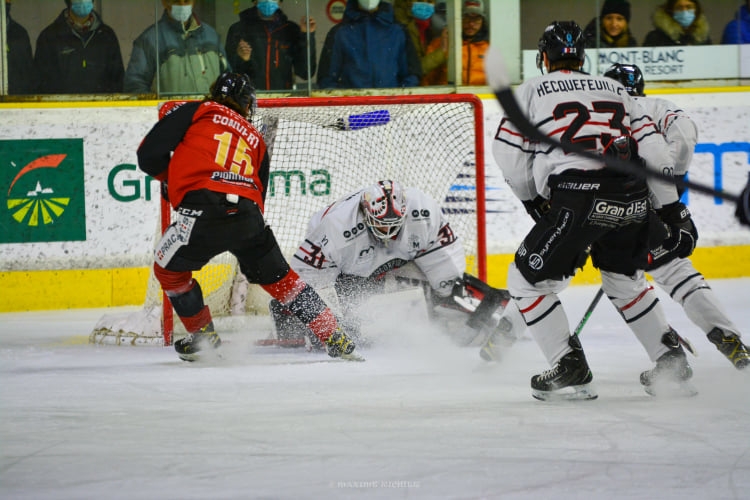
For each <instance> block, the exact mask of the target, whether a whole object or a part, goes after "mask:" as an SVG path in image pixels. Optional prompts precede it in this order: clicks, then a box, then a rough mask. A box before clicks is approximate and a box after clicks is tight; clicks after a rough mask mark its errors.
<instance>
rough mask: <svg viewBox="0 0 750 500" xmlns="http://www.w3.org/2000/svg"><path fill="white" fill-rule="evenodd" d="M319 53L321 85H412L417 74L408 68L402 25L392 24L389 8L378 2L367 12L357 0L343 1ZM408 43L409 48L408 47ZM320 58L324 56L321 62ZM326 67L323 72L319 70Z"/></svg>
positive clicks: (359, 86) (409, 43)
mask: <svg viewBox="0 0 750 500" xmlns="http://www.w3.org/2000/svg"><path fill="white" fill-rule="evenodd" d="M326 44H328V45H329V47H324V49H323V53H322V54H321V63H320V67H321V68H319V73H318V84H319V86H320V87H321V88H388V87H414V86H416V85H418V84H419V77H420V74H419V73H418V72H417V73H415V71H417V70H416V68H410V65H409V56H408V53H409V50H413V45H412V44H411V41H410V40H409V38H408V35H407V34H406V30H405V29H404V27H403V26H401V25H400V24H398V23H396V21H395V19H394V16H393V7H392V6H391V4H389V3H387V2H380V5H378V9H377V10H376V11H375V12H374V13H372V14H370V13H368V12H365V11H361V10H359V7H358V4H357V0H347V3H346V9H345V10H344V19H343V21H342V23H341V24H340V25H339V26H337V27H336V28H335V29H333V30H331V32H329V35H328V36H327V37H326ZM410 45H411V48H410ZM324 58H327V59H328V60H326V61H325V62H324V61H323V59H324ZM322 68H326V71H327V73H326V74H320V69H322Z"/></svg>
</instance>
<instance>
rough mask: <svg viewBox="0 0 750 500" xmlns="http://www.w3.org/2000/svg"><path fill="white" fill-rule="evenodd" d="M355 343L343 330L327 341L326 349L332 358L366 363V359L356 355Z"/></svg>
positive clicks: (336, 332)
mask: <svg viewBox="0 0 750 500" xmlns="http://www.w3.org/2000/svg"><path fill="white" fill-rule="evenodd" d="M355 347H356V345H354V342H352V339H350V338H349V337H348V336H347V335H346V333H344V332H343V331H341V330H337V331H335V332H334V333H333V334H332V335H331V336H330V337H328V340H326V348H327V350H328V355H329V356H331V357H332V358H341V359H346V360H348V361H364V360H365V358H363V357H362V356H359V355H358V354H354V348H355Z"/></svg>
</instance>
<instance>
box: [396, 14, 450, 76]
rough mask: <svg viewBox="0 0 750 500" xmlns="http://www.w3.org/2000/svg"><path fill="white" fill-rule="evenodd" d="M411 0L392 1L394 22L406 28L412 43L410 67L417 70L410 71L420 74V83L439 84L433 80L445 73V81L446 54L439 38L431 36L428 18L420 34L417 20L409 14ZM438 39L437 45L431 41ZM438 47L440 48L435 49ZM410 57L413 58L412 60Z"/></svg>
mask: <svg viewBox="0 0 750 500" xmlns="http://www.w3.org/2000/svg"><path fill="white" fill-rule="evenodd" d="M411 4H412V1H411V0H395V1H394V2H393V12H394V17H395V19H396V22H397V23H399V24H401V25H402V26H404V27H405V28H406V32H407V33H408V35H409V39H410V40H411V43H412V45H413V49H414V52H411V51H410V52H409V54H410V61H409V65H410V67H416V68H418V70H412V73H415V74H416V73H417V71H418V72H419V73H421V74H422V82H421V83H422V85H439V84H437V83H428V82H433V81H435V80H436V79H439V78H440V76H439V75H445V76H446V81H447V74H448V54H447V53H446V52H445V51H443V50H442V48H441V45H442V43H441V42H440V40H439V38H440V36H439V35H438V36H433V34H432V33H431V29H430V27H429V20H428V21H426V23H427V29H426V30H425V35H424V36H423V35H422V34H420V29H419V26H418V25H417V21H416V20H415V19H414V17H413V16H412V15H411ZM436 38H437V39H438V43H437V45H435V44H434V43H433V42H434V41H435V39H436ZM438 48H440V50H437V49H438ZM411 59H414V60H413V61H412V60H411Z"/></svg>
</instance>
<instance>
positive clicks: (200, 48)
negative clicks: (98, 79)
mask: <svg viewBox="0 0 750 500" xmlns="http://www.w3.org/2000/svg"><path fill="white" fill-rule="evenodd" d="M161 3H162V5H163V6H164V14H163V15H162V16H161V19H160V20H159V21H158V29H157V26H156V25H155V24H153V25H151V26H149V27H148V28H147V29H146V30H145V31H144V32H143V33H141V34H140V35H139V36H138V38H136V39H135V41H134V42H133V52H132V53H131V55H130V62H129V63H128V69H127V70H126V71H125V92H132V93H138V94H147V93H152V92H158V93H159V94H173V95H174V94H177V95H190V94H207V93H208V91H209V88H210V87H211V84H212V83H213V82H214V81H215V80H216V79H217V78H218V77H219V75H220V74H222V73H223V72H224V71H226V70H227V69H229V64H228V63H227V60H226V56H225V54H224V47H223V46H222V44H221V41H220V40H219V35H218V34H217V33H216V30H215V29H213V28H212V27H211V26H209V25H208V24H206V23H204V22H202V21H201V20H200V19H198V17H197V16H196V15H195V12H194V11H193V4H194V0H162V2H161ZM157 36H158V40H157ZM157 49H158V54H157ZM157 56H158V58H157ZM157 61H158V62H157Z"/></svg>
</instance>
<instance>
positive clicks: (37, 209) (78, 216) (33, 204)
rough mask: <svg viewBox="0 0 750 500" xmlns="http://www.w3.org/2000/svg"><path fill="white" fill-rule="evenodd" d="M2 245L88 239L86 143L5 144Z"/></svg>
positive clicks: (1, 156)
mask: <svg viewBox="0 0 750 500" xmlns="http://www.w3.org/2000/svg"><path fill="white" fill-rule="evenodd" d="M0 183H1V184H0V187H2V191H3V195H4V198H5V200H4V201H3V203H2V207H1V209H2V210H1V211H2V217H1V218H0V227H2V231H0V243H31V242H45V241H84V240H85V239H86V210H85V195H84V185H83V139H40V140H11V141H0Z"/></svg>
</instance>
